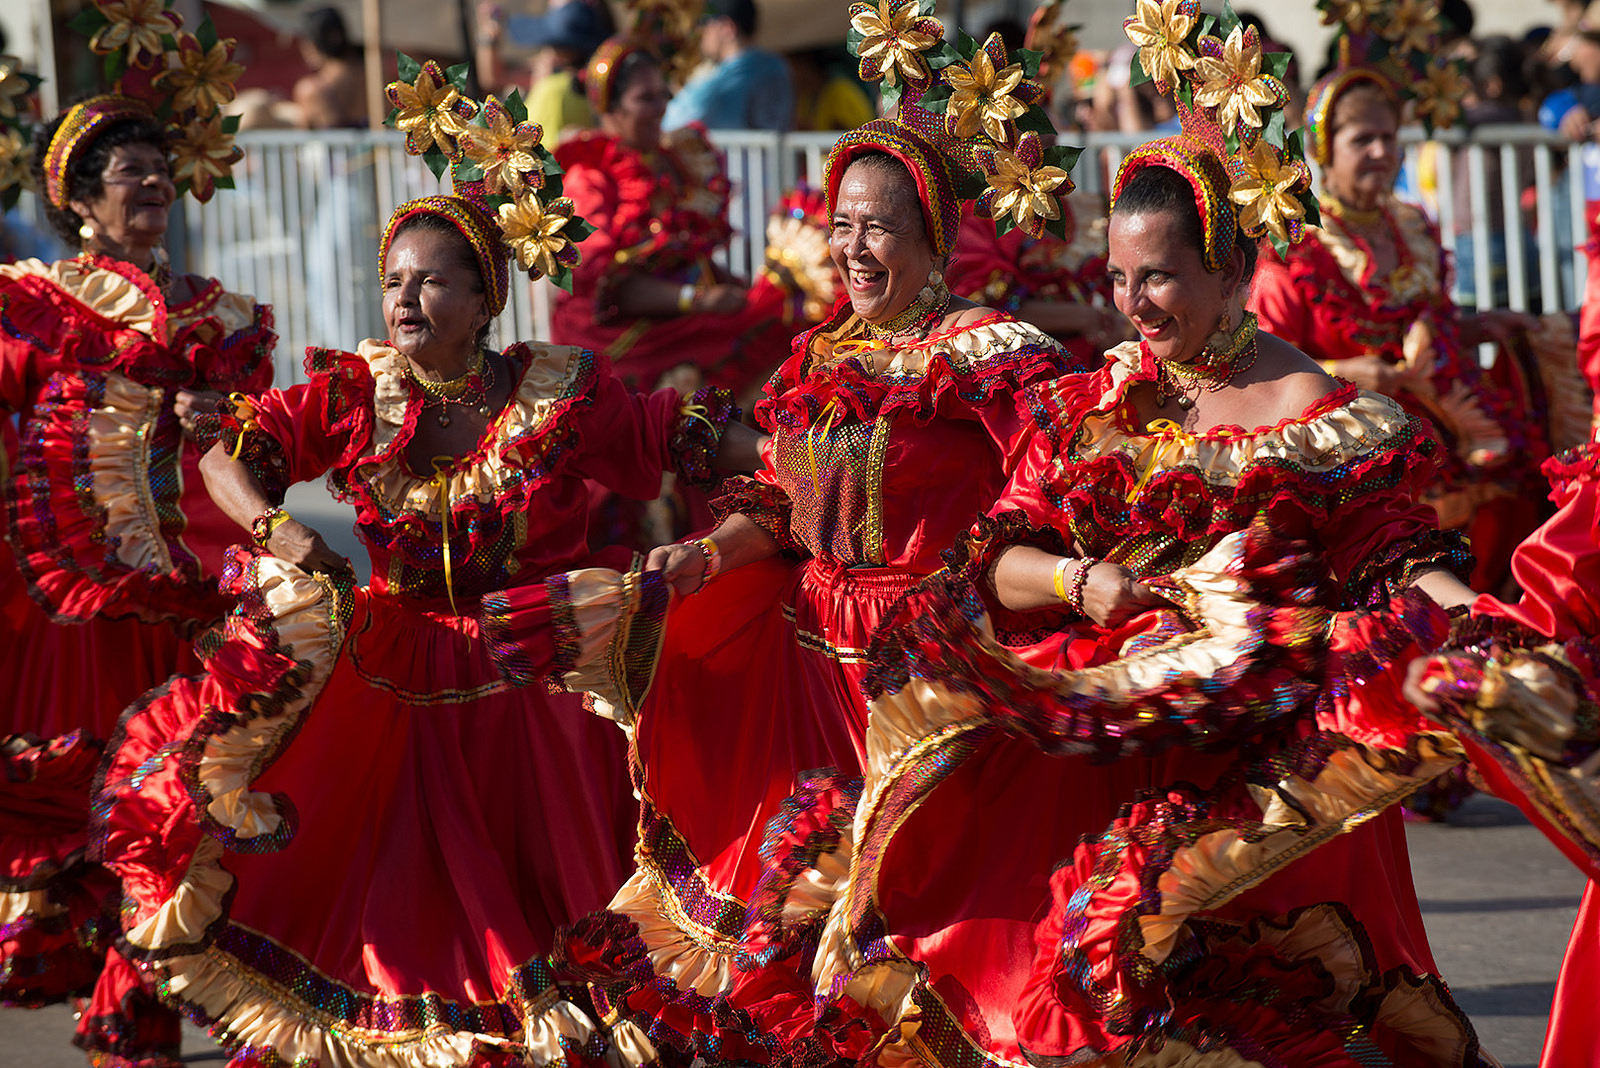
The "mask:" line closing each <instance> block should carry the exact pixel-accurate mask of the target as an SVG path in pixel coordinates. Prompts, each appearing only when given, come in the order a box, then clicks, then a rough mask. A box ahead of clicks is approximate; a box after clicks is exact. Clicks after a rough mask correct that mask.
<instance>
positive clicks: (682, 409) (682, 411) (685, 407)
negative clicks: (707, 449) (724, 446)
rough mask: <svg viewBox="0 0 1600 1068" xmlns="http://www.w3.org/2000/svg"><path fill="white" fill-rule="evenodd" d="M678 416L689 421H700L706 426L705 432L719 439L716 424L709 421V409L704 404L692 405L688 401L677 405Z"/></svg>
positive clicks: (719, 434) (719, 432)
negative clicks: (709, 432)
mask: <svg viewBox="0 0 1600 1068" xmlns="http://www.w3.org/2000/svg"><path fill="white" fill-rule="evenodd" d="M678 414H679V415H681V416H685V417H687V418H689V419H698V420H700V421H701V422H702V423H704V424H705V425H706V429H707V430H709V431H711V432H712V433H713V434H716V435H717V436H719V437H720V436H721V431H719V430H718V429H717V424H715V423H713V422H712V421H711V409H710V408H707V407H706V406H705V405H704V404H694V403H692V402H690V401H684V402H683V403H682V404H680V405H678Z"/></svg>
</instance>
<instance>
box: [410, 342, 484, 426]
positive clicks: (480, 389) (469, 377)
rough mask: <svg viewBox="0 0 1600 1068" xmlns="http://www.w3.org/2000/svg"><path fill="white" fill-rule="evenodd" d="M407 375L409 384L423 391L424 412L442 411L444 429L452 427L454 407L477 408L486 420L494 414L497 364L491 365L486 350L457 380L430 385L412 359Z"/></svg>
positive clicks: (440, 423)
mask: <svg viewBox="0 0 1600 1068" xmlns="http://www.w3.org/2000/svg"><path fill="white" fill-rule="evenodd" d="M405 375H406V380H407V381H409V382H411V383H413V384H415V385H416V387H417V388H418V389H420V390H421V391H422V407H423V409H424V410H426V409H428V408H438V409H439V415H438V420H439V425H440V426H449V425H450V405H452V404H459V405H462V406H463V407H467V408H477V409H478V414H479V415H482V416H484V417H485V418H487V417H488V416H490V415H492V414H493V413H492V412H491V411H490V409H489V394H490V393H491V392H493V390H494V383H495V374H494V365H493V364H492V363H490V362H489V358H488V354H487V353H485V352H484V351H483V350H482V349H479V350H478V362H477V364H476V365H475V366H473V367H471V368H469V369H468V370H467V372H466V373H465V374H463V375H461V376H459V377H457V378H451V379H447V380H446V381H444V382H429V381H428V380H427V379H425V378H423V377H421V376H420V375H418V374H417V373H416V370H415V369H414V368H413V367H412V366H411V361H410V360H407V361H406V371H405Z"/></svg>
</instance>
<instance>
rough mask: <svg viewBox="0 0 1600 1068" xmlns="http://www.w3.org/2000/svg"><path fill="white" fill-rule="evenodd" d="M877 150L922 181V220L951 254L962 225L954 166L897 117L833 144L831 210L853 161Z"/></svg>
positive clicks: (937, 247) (938, 246) (940, 250)
mask: <svg viewBox="0 0 1600 1068" xmlns="http://www.w3.org/2000/svg"><path fill="white" fill-rule="evenodd" d="M873 152H883V153H887V154H888V155H890V156H893V157H894V158H895V159H897V160H899V161H900V162H901V163H902V164H904V165H905V168H906V170H908V171H910V172H911V179H912V181H914V182H916V184H917V203H918V206H919V207H921V208H922V223H923V225H924V226H925V227H927V230H928V240H929V241H930V242H931V243H932V244H933V250H934V252H936V253H937V254H938V255H940V256H947V255H949V254H950V250H951V248H953V247H954V245H955V238H956V228H957V227H958V226H959V225H960V224H961V201H960V198H959V197H958V196H957V195H956V189H955V184H954V183H953V182H952V181H951V180H950V170H949V168H948V167H946V166H945V162H944V159H943V158H942V157H941V156H940V155H939V153H938V152H936V151H934V149H933V146H932V145H931V144H929V143H928V142H927V141H926V140H924V139H923V138H922V137H921V136H920V135H919V134H918V133H917V131H916V130H914V129H912V128H911V127H909V126H906V125H904V124H903V123H900V122H897V121H895V120H894V119H873V120H872V121H871V122H868V123H866V124H864V125H862V126H858V127H857V128H856V129H854V130H851V131H850V132H849V133H847V134H845V135H844V136H843V137H841V138H839V140H838V141H837V142H836V143H835V144H834V146H833V151H832V152H831V153H829V154H828V167H827V192H828V213H829V214H830V215H832V213H833V206H834V204H835V203H836V202H837V201H838V199H839V183H840V182H841V181H843V180H844V172H845V170H846V169H848V167H849V165H850V163H851V162H852V161H853V160H855V159H857V158H859V157H861V156H865V155H869V154H870V153H873Z"/></svg>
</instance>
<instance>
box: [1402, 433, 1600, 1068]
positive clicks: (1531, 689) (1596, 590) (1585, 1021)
mask: <svg viewBox="0 0 1600 1068" xmlns="http://www.w3.org/2000/svg"><path fill="white" fill-rule="evenodd" d="M1544 471H1545V474H1546V475H1547V476H1549V478H1550V482H1551V484H1552V487H1553V492H1552V494H1551V498H1552V500H1554V501H1555V503H1556V506H1557V511H1556V514H1555V515H1554V516H1553V517H1552V518H1551V519H1550V520H1549V521H1547V522H1546V523H1545V524H1544V525H1543V526H1541V527H1540V528H1539V529H1538V531H1536V532H1535V533H1534V535H1533V536H1532V537H1530V538H1529V539H1528V540H1527V541H1525V542H1523V543H1522V545H1521V547H1519V548H1518V549H1517V553H1516V556H1515V558H1514V559H1513V560H1512V569H1513V571H1514V572H1515V574H1516V578H1517V582H1518V583H1519V585H1521V587H1522V590H1523V594H1522V599H1521V600H1520V601H1517V602H1516V603H1514V604H1506V603H1503V602H1501V601H1498V600H1496V599H1495V598H1493V597H1487V596H1485V597H1480V598H1478V600H1477V601H1476V602H1475V603H1474V604H1473V606H1472V615H1471V618H1470V619H1466V620H1461V621H1459V622H1458V623H1457V625H1456V627H1455V628H1453V630H1452V634H1451V641H1450V645H1451V646H1452V647H1453V648H1452V649H1451V650H1449V651H1447V652H1444V653H1441V654H1440V655H1438V656H1437V657H1435V658H1434V659H1433V660H1432V661H1431V662H1430V663H1429V666H1428V671H1427V673H1426V675H1425V676H1424V679H1423V686H1424V688H1426V689H1428V690H1430V691H1431V692H1432V693H1433V696H1434V698H1435V699H1436V700H1437V701H1438V702H1439V704H1440V706H1441V711H1440V713H1439V714H1438V718H1439V719H1440V720H1441V721H1442V722H1444V723H1445V724H1447V725H1448V726H1450V727H1451V728H1452V729H1453V730H1455V731H1457V732H1458V733H1460V734H1461V735H1462V736H1463V737H1464V738H1465V739H1466V740H1467V745H1468V748H1469V749H1470V750H1471V751H1472V753H1473V755H1474V758H1475V763H1476V765H1477V766H1478V768H1479V769H1480V770H1481V771H1483V773H1484V774H1485V776H1486V778H1487V779H1488V781H1489V784H1490V786H1491V787H1492V788H1493V789H1494V791H1495V792H1496V793H1497V794H1499V795H1500V796H1502V797H1505V798H1507V799H1509V800H1512V801H1514V802H1516V803H1517V804H1518V806H1519V807H1521V808H1522V810H1523V811H1524V812H1525V813H1526V814H1527V815H1528V817H1529V818H1530V819H1531V820H1532V821H1533V823H1534V824H1535V825H1536V826H1538V827H1539V828H1540V830H1542V831H1543V832H1544V833H1545V835H1546V836H1547V837H1548V838H1550V840H1551V841H1552V842H1554V843H1555V844H1556V845H1557V846H1558V847H1559V848H1560V849H1561V850H1562V852H1563V853H1565V854H1566V855H1567V857H1568V858H1569V859H1570V860H1572V861H1573V862H1574V863H1575V864H1576V865H1577V866H1578V867H1579V868H1580V869H1581V870H1582V871H1583V872H1584V873H1585V874H1587V875H1588V876H1589V878H1590V882H1589V886H1588V888H1587V890H1585V892H1584V895H1583V904H1582V906H1581V908H1580V909H1579V911H1578V918H1577V922H1576V923H1575V924H1574V925H1573V928H1572V938H1571V941H1570V942H1569V943H1568V945H1567V955H1566V959H1565V960H1564V961H1563V963H1562V967H1561V980H1560V982H1559V983H1558V984H1557V986H1556V994H1555V999H1554V1003H1553V1005H1552V1007H1551V1012H1550V1029H1549V1033H1548V1034H1547V1036H1546V1038H1545V1047H1544V1056H1543V1059H1542V1060H1541V1062H1540V1063H1541V1065H1543V1068H1568V1066H1569V1065H1590V1064H1596V1063H1600V1024H1597V1022H1596V1019H1595V1012H1594V991H1595V989H1596V984H1597V983H1600V896H1597V894H1596V890H1595V886H1596V884H1595V882H1594V880H1595V879H1596V878H1600V817H1597V816H1596V813H1600V787H1597V786H1596V785H1595V777H1594V768H1595V765H1596V764H1597V763H1600V645H1597V639H1600V442H1594V441H1591V442H1590V443H1589V444H1588V445H1585V446H1582V447H1580V448H1578V449H1574V450H1572V451H1570V452H1568V453H1565V454H1563V455H1561V456H1558V457H1556V458H1554V459H1552V460H1550V461H1549V462H1547V463H1546V464H1545V466H1544Z"/></svg>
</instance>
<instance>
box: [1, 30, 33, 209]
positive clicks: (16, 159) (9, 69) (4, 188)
mask: <svg viewBox="0 0 1600 1068" xmlns="http://www.w3.org/2000/svg"><path fill="white" fill-rule="evenodd" d="M38 87H39V79H38V78H37V77H35V76H34V75H32V74H29V73H27V72H26V71H24V70H23V69H22V67H21V65H20V64H19V63H18V62H17V60H16V59H15V58H13V57H11V56H0V211H9V210H11V207H12V206H13V205H14V204H16V202H17V198H18V197H20V196H21V195H22V191H23V190H24V189H27V188H29V187H30V186H31V185H32V184H33V181H32V176H31V174H30V170H29V163H28V161H29V158H30V157H31V156H32V155H33V148H32V145H33V126H32V124H31V123H29V121H28V119H29V117H30V115H31V112H30V110H29V105H28V98H29V97H30V96H32V95H33V91H34V90H35V89H37V88H38Z"/></svg>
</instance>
